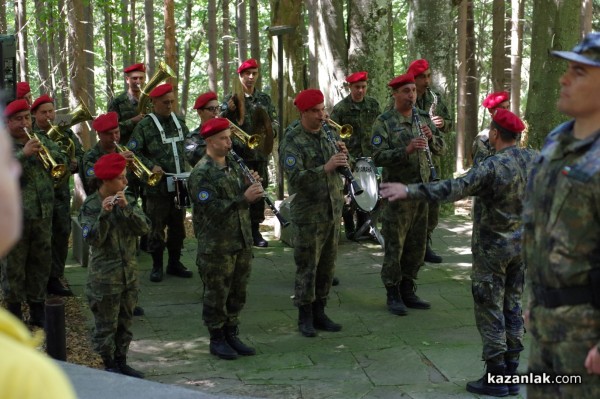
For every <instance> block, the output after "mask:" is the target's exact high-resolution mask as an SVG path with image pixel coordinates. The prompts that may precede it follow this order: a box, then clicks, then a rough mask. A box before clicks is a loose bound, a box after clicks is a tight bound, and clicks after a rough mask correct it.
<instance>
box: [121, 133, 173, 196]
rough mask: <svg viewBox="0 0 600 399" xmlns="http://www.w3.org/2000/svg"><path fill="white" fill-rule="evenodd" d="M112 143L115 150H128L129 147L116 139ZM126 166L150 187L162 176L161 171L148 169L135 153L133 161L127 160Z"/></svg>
mask: <svg viewBox="0 0 600 399" xmlns="http://www.w3.org/2000/svg"><path fill="white" fill-rule="evenodd" d="M114 143H115V146H116V147H117V152H126V151H129V148H127V147H125V146H123V145H120V144H119V143H117V142H116V141H115V142H114ZM127 167H128V168H129V170H131V171H132V172H133V174H134V175H136V177H137V178H138V179H140V180H141V181H145V182H146V184H147V185H149V186H150V187H154V186H156V185H157V184H158V182H160V179H162V177H163V175H162V173H154V172H152V171H151V170H150V169H148V168H147V167H146V165H144V164H143V163H142V161H140V159H139V158H138V157H136V156H135V155H134V156H133V161H130V162H128V164H127Z"/></svg>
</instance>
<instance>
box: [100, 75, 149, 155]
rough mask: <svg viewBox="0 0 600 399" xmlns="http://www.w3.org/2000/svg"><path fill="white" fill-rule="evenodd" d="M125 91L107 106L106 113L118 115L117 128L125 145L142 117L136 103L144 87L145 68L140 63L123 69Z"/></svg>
mask: <svg viewBox="0 0 600 399" xmlns="http://www.w3.org/2000/svg"><path fill="white" fill-rule="evenodd" d="M123 72H124V73H125V83H126V84H127V91H124V92H122V93H120V94H119V95H118V96H116V97H115V98H113V99H112V101H111V102H110V103H109V104H108V111H109V112H110V111H114V112H116V113H117V114H118V115H119V127H120V128H121V129H120V131H121V139H122V140H123V142H122V143H119V144H127V142H129V138H130V137H131V135H132V134H133V129H135V127H136V125H137V124H138V123H139V122H140V121H141V120H142V118H143V117H144V114H143V113H140V112H138V109H137V108H138V101H139V99H140V95H141V94H142V89H143V88H144V86H145V85H146V66H145V65H144V64H142V63H139V64H133V65H130V66H128V67H127V68H125V69H123Z"/></svg>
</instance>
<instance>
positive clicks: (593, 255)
mask: <svg viewBox="0 0 600 399" xmlns="http://www.w3.org/2000/svg"><path fill="white" fill-rule="evenodd" d="M572 132H573V122H567V123H565V124H563V125H560V126H558V127H557V128H556V129H555V130H554V131H553V132H552V133H550V134H549V135H548V137H547V139H546V143H545V145H544V147H543V149H542V151H541V154H540V157H539V158H538V159H536V161H535V163H534V168H533V171H532V172H531V174H530V177H529V181H528V186H527V190H526V196H525V204H524V209H523V226H524V234H523V254H524V259H525V263H526V264H527V278H528V282H529V284H528V289H529V288H531V292H530V304H529V308H530V315H529V320H530V327H531V334H532V336H533V340H532V346H531V354H530V356H529V371H531V372H533V373H542V372H545V373H550V374H553V375H554V374H558V375H561V374H569V375H579V376H581V378H582V381H583V384H563V385H533V384H531V385H528V386H527V397H528V398H534V399H536V398H550V397H554V398H556V397H564V398H598V397H600V376H598V375H595V374H594V375H590V374H588V373H587V370H586V368H585V367H584V361H585V359H586V356H587V353H588V351H589V350H590V348H592V347H593V346H594V345H597V344H598V343H600V301H599V300H598V299H597V298H598V296H597V295H598V290H599V289H600V277H599V276H600V275H599V273H600V263H599V262H598V255H599V254H600V223H598V220H600V200H599V198H600V173H598V172H599V171H600V134H599V133H597V132H596V133H595V134H594V135H592V136H590V137H588V138H585V139H582V140H577V139H575V138H574V137H573V133H572ZM594 297H595V298H596V299H595V300H594Z"/></svg>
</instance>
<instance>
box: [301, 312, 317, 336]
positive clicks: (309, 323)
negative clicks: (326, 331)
mask: <svg viewBox="0 0 600 399" xmlns="http://www.w3.org/2000/svg"><path fill="white" fill-rule="evenodd" d="M298 330H299V331H300V332H301V333H302V335H304V336H305V337H316V336H317V331H316V330H315V327H314V325H313V314H312V305H311V304H309V305H301V306H299V307H298Z"/></svg>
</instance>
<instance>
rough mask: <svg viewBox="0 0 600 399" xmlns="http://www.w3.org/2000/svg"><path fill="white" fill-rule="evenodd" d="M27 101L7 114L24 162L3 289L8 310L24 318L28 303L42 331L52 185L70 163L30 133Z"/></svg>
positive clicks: (49, 253)
mask: <svg viewBox="0 0 600 399" xmlns="http://www.w3.org/2000/svg"><path fill="white" fill-rule="evenodd" d="M30 111H31V110H30V108H29V104H28V103H27V101H25V100H23V99H21V100H15V101H13V102H11V103H10V104H8V105H7V107H6V108H5V110H4V119H5V123H6V127H7V129H8V131H9V133H10V136H11V137H12V141H13V148H14V152H15V157H16V158H17V160H18V161H19V163H20V164H21V169H22V172H21V200H22V210H23V216H22V217H23V232H22V235H21V238H20V240H19V241H18V243H17V244H16V245H15V246H14V247H13V249H12V250H11V251H10V252H9V254H8V256H7V258H6V261H5V262H3V263H2V273H0V275H1V279H2V289H3V294H4V300H5V301H6V303H7V308H8V310H9V311H10V312H11V313H13V314H14V315H15V316H17V317H18V318H19V319H21V320H23V314H22V310H21V303H22V302H23V301H27V303H28V304H29V314H30V317H29V322H30V324H32V325H35V326H38V327H43V326H44V320H45V310H44V301H45V299H46V285H47V283H48V278H49V277H50V268H51V265H50V262H49V261H48V260H49V259H50V258H51V256H52V250H51V237H52V213H53V208H54V182H55V181H56V179H60V178H61V177H62V176H63V175H64V174H65V173H66V172H67V166H66V165H67V163H68V159H67V156H66V154H64V153H63V152H62V151H61V150H60V148H59V147H58V145H57V144H56V143H54V142H53V141H52V140H50V139H48V138H47V137H45V136H44V135H38V134H35V133H32V132H31V113H30Z"/></svg>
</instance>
